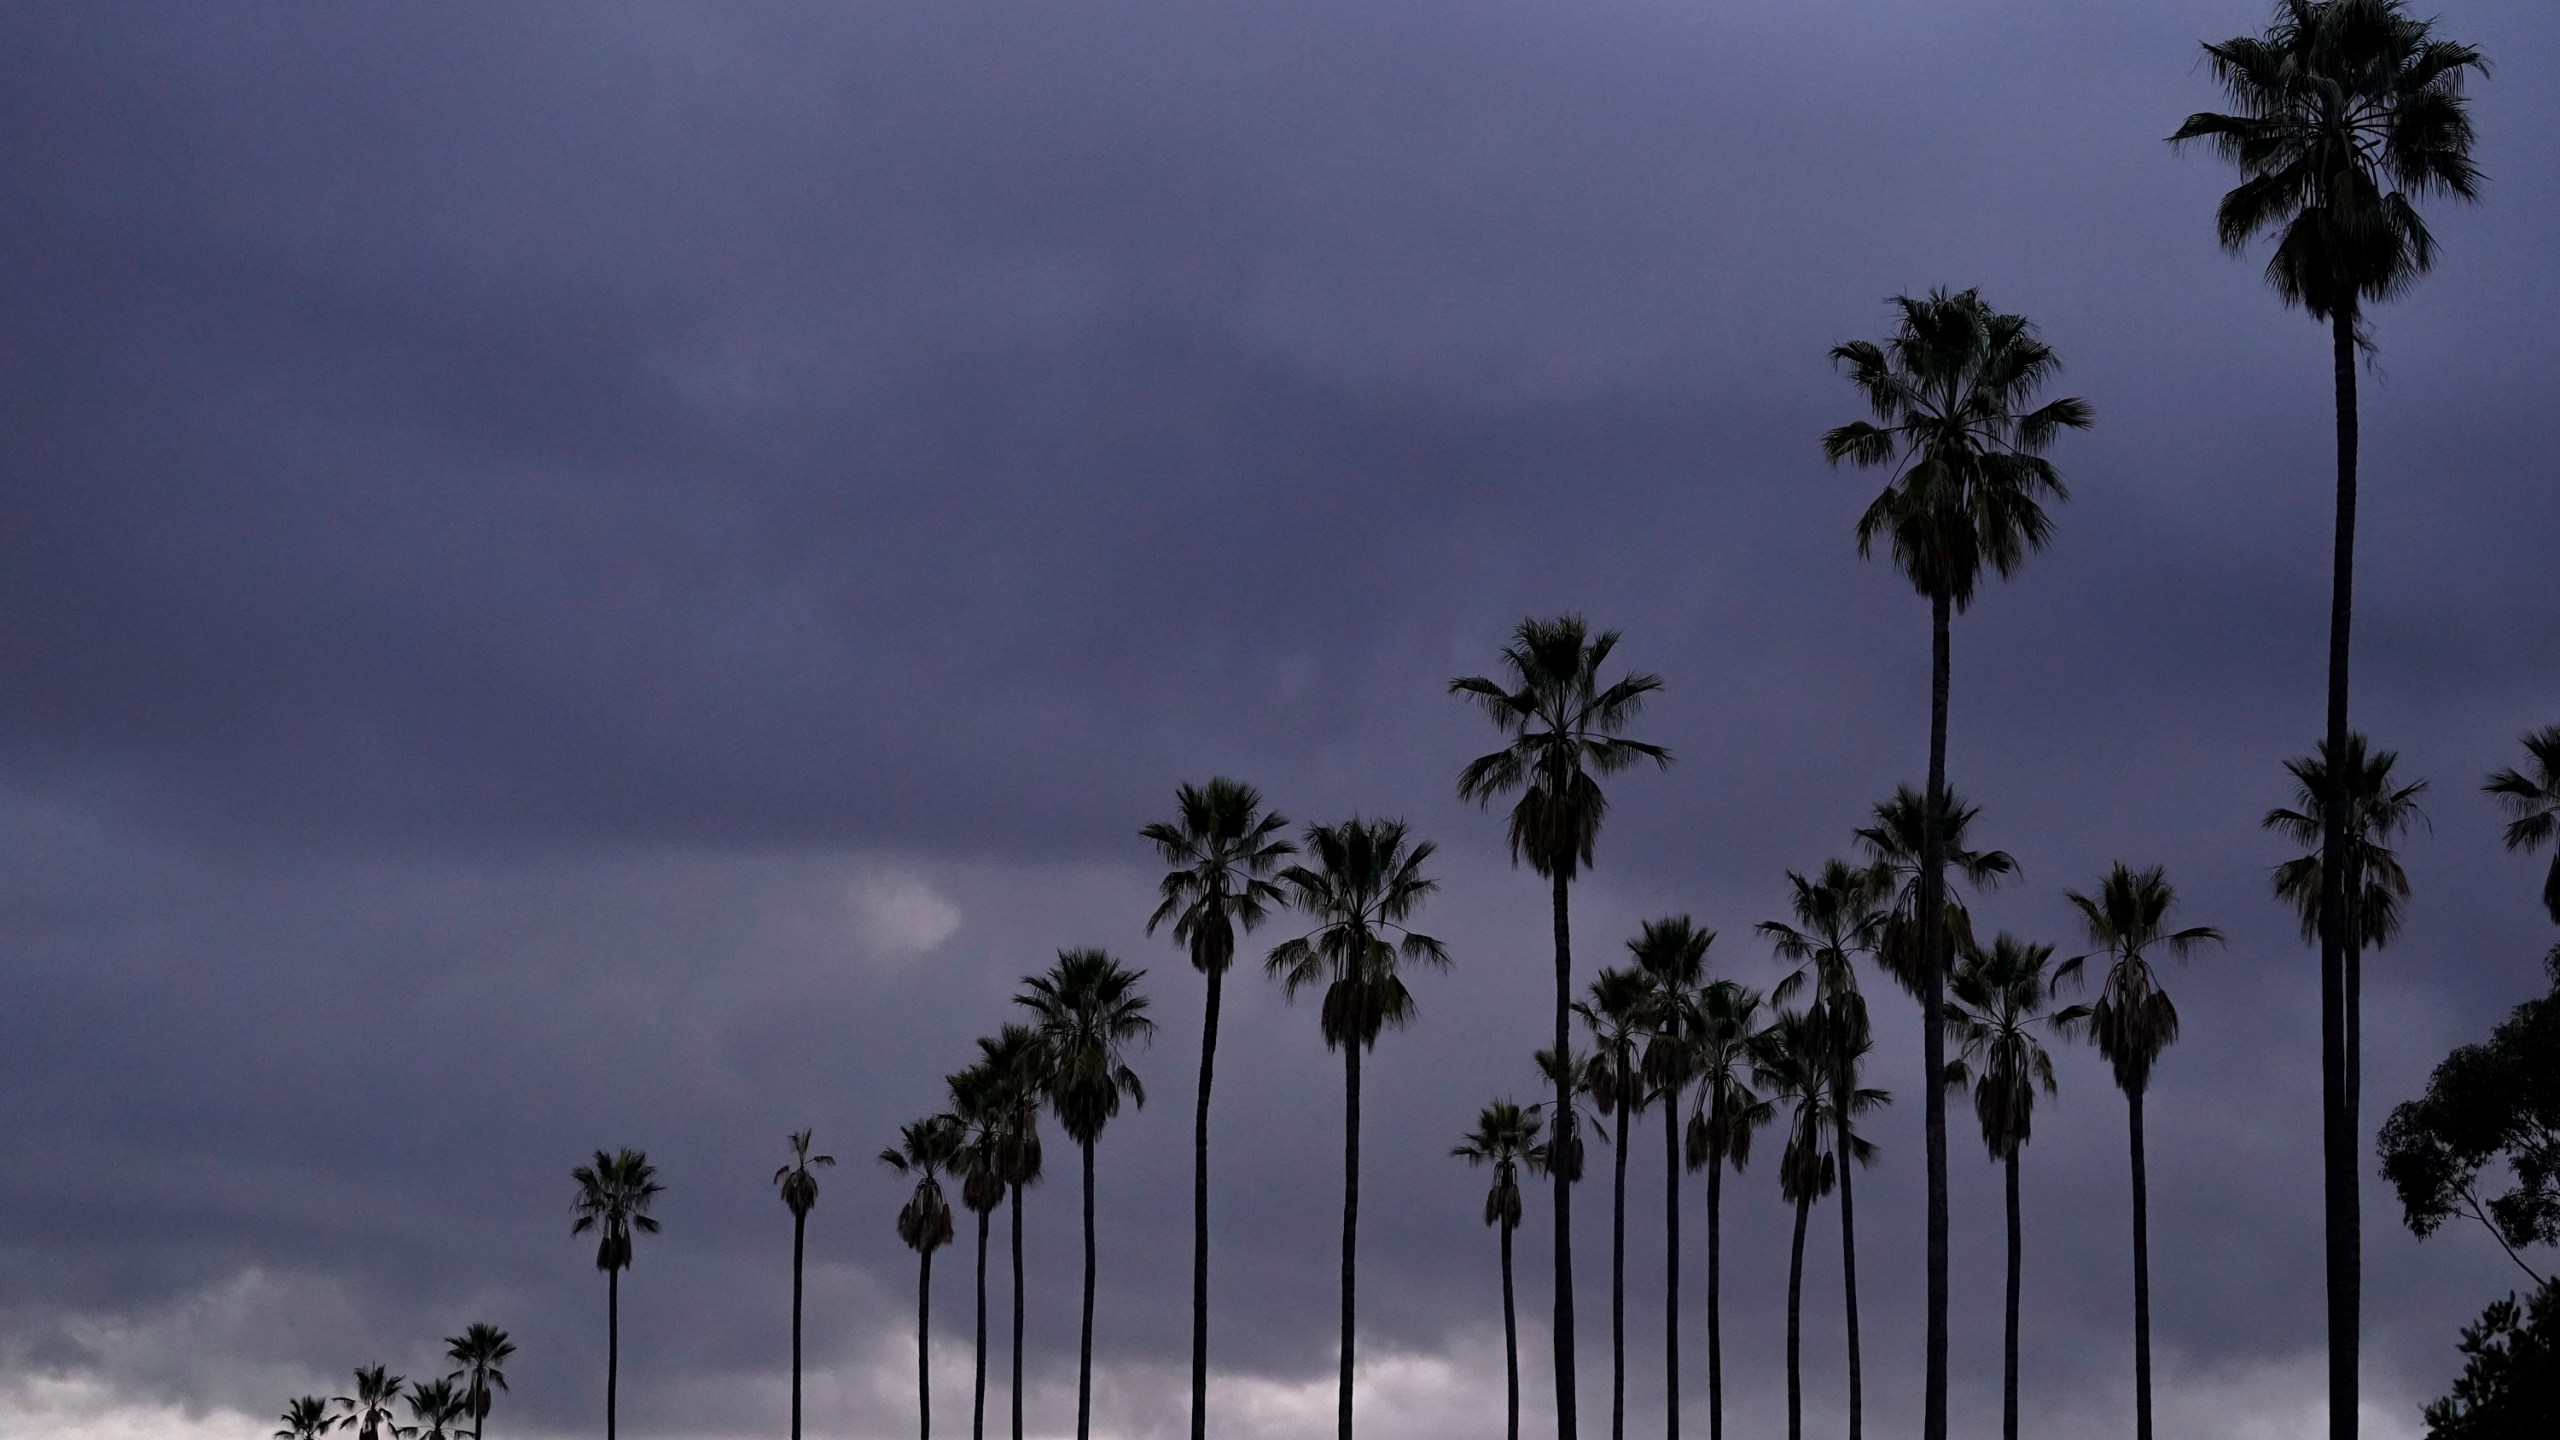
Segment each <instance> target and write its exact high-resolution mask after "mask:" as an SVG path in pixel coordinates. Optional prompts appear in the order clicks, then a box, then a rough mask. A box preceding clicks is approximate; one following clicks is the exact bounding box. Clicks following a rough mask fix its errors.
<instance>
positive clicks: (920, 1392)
mask: <svg viewBox="0 0 2560 1440" xmlns="http://www.w3.org/2000/svg"><path fill="white" fill-rule="evenodd" d="M797 1138H798V1139H799V1140H800V1142H801V1144H802V1145H803V1146H804V1147H805V1145H806V1144H807V1141H808V1137H807V1136H806V1135H805V1134H803V1135H801V1136H799V1137H797ZM959 1153H960V1121H959V1118H958V1117H957V1116H953V1115H928V1116H926V1117H925V1118H924V1119H922V1120H910V1121H908V1122H907V1123H906V1124H905V1125H902V1126H900V1127H899V1128H898V1143H897V1144H895V1145H892V1146H890V1147H889V1148H887V1149H885V1150H883V1151H881V1152H880V1163H881V1164H883V1165H886V1166H888V1167H889V1168H890V1169H892V1170H895V1171H897V1172H898V1173H899V1174H901V1175H913V1176H915V1177H916V1188H915V1189H914V1190H913V1191H912V1192H910V1193H909V1194H908V1196H907V1203H906V1204H904V1205H901V1206H899V1207H898V1238H899V1239H900V1240H901V1241H903V1242H905V1244H906V1247H907V1248H908V1249H910V1250H913V1251H914V1252H916V1256H917V1261H918V1263H917V1266H916V1424H917V1430H916V1433H917V1434H918V1435H919V1436H921V1437H922V1440H933V1252H934V1251H936V1250H939V1249H941V1248H942V1247H943V1246H945V1245H948V1244H950V1243H951V1238H952V1229H951V1202H950V1201H949V1200H947V1199H945V1198H943V1194H942V1172H943V1171H945V1170H947V1169H949V1168H951V1163H952V1161H953V1160H954V1159H955V1158H957V1157H958V1155H959Z"/></svg>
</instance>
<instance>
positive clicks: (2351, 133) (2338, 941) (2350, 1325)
mask: <svg viewBox="0 0 2560 1440" xmlns="http://www.w3.org/2000/svg"><path fill="white" fill-rule="evenodd" d="M2204 48H2205V55H2206V57H2207V59H2208V61H2209V63H2210V64H2211V66H2212V68H2213V73H2214V78H2216V79H2217V80H2219V81H2221V82H2222V86H2223V89H2224V91H2225V93H2227V94H2228V95H2229V97H2230V100H2231V104H2232V109H2231V110H2230V111H2229V112H2227V113H2216V112H2201V113H2198V114H2195V115H2190V116H2188V117H2187V121H2186V123H2185V124H2183V125H2180V126H2179V127H2178V130H2177V133H2176V134H2174V135H2172V136H2170V137H2169V138H2170V141H2171V143H2173V144H2186V143H2190V142H2200V143H2203V144H2205V145H2207V146H2209V147H2211V148H2212V150H2213V151H2214V152H2215V153H2216V154H2218V155H2220V156H2222V157H2223V158H2224V159H2226V160H2228V161H2230V162H2231V163H2232V164H2233V165H2234V166H2235V167H2237V168H2238V170H2239V171H2240V175H2241V180H2240V183H2239V184H2238V185H2236V186H2234V187H2233V188H2232V189H2231V190H2230V191H2228V192H2226V193H2225V194H2224V195H2223V197H2222V203H2221V205H2220V207H2219V208H2218V209H2217V210H2216V212H2215V215H2214V229H2215V231H2216V233H2217V234H2218V235H2219V237H2220V238H2221V241H2222V244H2223V246H2224V247H2225V248H2226V249H2229V250H2232V251H2234V252H2239V251H2244V250H2246V249H2247V248H2248V246H2249V244H2250V242H2251V241H2252V240H2254V239H2256V238H2258V237H2260V236H2263V235H2272V236H2274V237H2275V246H2274V249H2273V251H2272V252H2271V253H2270V255H2269V257H2268V260H2267V280H2268V282H2269V283H2270V284H2272V285H2273V286H2274V287H2275V291H2276V294H2277V295H2278V296H2279V297H2280V298H2282V299H2283V301H2284V302H2285V303H2286V304H2288V305H2297V306H2300V307H2301V308H2302V310H2303V311H2304V312H2305V313H2306V314H2308V315H2310V316H2311V318H2312V319H2314V320H2319V321H2325V322H2327V324H2328V326H2329V363H2330V376H2331V383H2332V385H2333V387H2334V388H2335V391H2336V418H2337V459H2338V478H2337V502H2336V522H2335V526H2334V529H2333V532H2332V537H2331V550H2330V556H2331V558H2330V571H2329V573H2330V600H2329V686H2328V729H2327V736H2326V738H2327V743H2328V749H2329V753H2331V754H2342V753H2344V752H2345V750H2346V748H2347V692H2348V673H2347V667H2348V654H2349V650H2350V632H2351V630H2352V628H2353V624H2354V617H2355V545H2356V484H2357V476H2356V465H2357V414H2356V363H2355V362H2356V351H2357V349H2358V347H2359V346H2369V344H2370V340H2369V337H2368V335H2367V333H2366V330H2365V325H2364V313H2365V306H2366V305H2367V304H2368V303H2370V302H2376V301H2381V300H2387V299H2390V298H2391V297H2393V296H2395V295H2398V294H2400V293H2401V292H2402V291H2404V290H2406V289H2408V288H2409V287H2410V286H2411V285H2413V284H2415V283H2416V281H2417V279H2418V277H2419V276H2421V275H2423V274H2425V273H2426V272H2427V271H2428V270H2429V269H2430V268H2432V267H2433V265H2434V263H2435V252H2436V247H2435V238H2434V236H2433V235H2432V234H2431V233H2430V232H2429V231H2428V229H2427V225H2426V222H2425V220H2423V219H2422V218H2421V217H2420V216H2419V213H2418V208H2417V204H2416V201H2417V200H2419V199H2421V198H2426V197H2430V196H2450V197H2453V198H2456V199H2461V200H2470V199H2473V198H2474V197H2475V196H2476V195H2477V193H2478V188H2479V180H2480V172H2479V170H2478V168H2477V167H2476V166H2474V165H2473V164H2472V162H2471V145H2472V126H2471V117H2470V114H2469V112H2468V108H2467V104H2466V101H2465V100H2464V98H2463V93H2462V86H2463V79H2464V77H2465V75H2466V73H2467V72H2470V71H2474V70H2480V71H2485V70H2486V68H2487V67H2486V66H2485V64H2484V63H2483V61H2482V60H2481V58H2480V52H2479V51H2477V50H2475V49H2473V48H2472V47H2470V46H2468V45H2461V44H2456V43H2454V42H2452V41H2449V40H2442V39H2438V38H2437V37H2436V35H2435V33H2434V26H2433V24H2432V22H2430V21H2426V20H2420V19H2416V18H2414V17H2412V16H2411V15H2410V14H2409V13H2408V12H2407V11H2406V10H2405V9H2403V8H2402V6H2401V5H2400V3H2399V0H2281V3H2280V4H2279V5H2278V6H2277V8H2276V15H2275V21H2274V23H2273V24H2272V25H2270V26H2269V27H2268V29H2267V30H2266V32H2265V33H2264V34H2261V35H2242V36H2238V37H2235V38H2233V39H2230V40H2226V41H2223V42H2222V43H2220V44H2218V45H2215V44H2208V45H2206V46H2205V47H2204ZM2345 778H2346V777H2345V775H2344V774H2343V773H2341V774H2338V775H2335V776H2332V777H2331V783H2332V785H2333V786H2339V787H2341V788H2339V789H2338V790H2337V791H2336V792H2335V793H2333V794H2332V795H2331V796H2330V804H2329V808H2328V813H2327V814H2326V816H2325V817H2324V823H2325V827H2326V828H2325V833H2324V834H2323V835H2322V836H2321V841H2320V850H2321V853H2323V854H2325V855H2337V854H2340V853H2341V852H2342V851H2343V850H2344V848H2345V845H2346V843H2347V831H2346V829H2345V820H2346V811H2347V803H2346V796H2345V792H2344V790H2343V783H2344V780H2345ZM2327 879H2328V881H2329V885H2328V888H2327V891H2326V893H2325V895H2324V897H2323V902H2322V911H2323V913H2324V914H2327V915H2329V916H2330V917H2332V921H2331V923H2330V924H2328V925H2326V926H2324V927H2322V933H2321V936H2320V1021H2321V1047H2320V1049H2321V1056H2320V1059H2321V1102H2322V1103H2321V1111H2322V1124H2321V1148H2322V1158H2323V1162H2324V1164H2323V1171H2324V1174H2323V1183H2324V1189H2325V1192H2326V1199H2327V1204H2326V1206H2325V1213H2324V1216H2323V1219H2324V1224H2325V1228H2326V1231H2327V1254H2326V1259H2327V1268H2328V1291H2329V1433H2330V1434H2331V1436H2333V1437H2335V1440H2352V1437H2353V1436H2354V1435H2355V1431H2356V1403H2357V1402H2356V1365H2357V1352H2358V1348H2359V1342H2358V1333H2357V1332H2358V1328H2359V1324H2360V1319H2359V1312H2360V1310H2361V1308H2362V1295H2361V1291H2362V1280H2361V1270H2362V1255H2361V1242H2360V1240H2359V1238H2358V1237H2359V1229H2358V1227H2359V1225H2360V1223H2361V1221H2360V1219H2359V1212H2360V1204H2359V1200H2358V1197H2357V1193H2356V1185H2357V1176H2356V1161H2355V1153H2356V1146H2357V1139H2356V1135H2357V1127H2356V1119H2355V1115H2354V1111H2353V1107H2352V1104H2351V1101H2350V1099H2349V1097H2350V1095H2351V1094H2352V1090H2351V1087H2350V1084H2349V1081H2350V1078H2351V1075H2352V1062H2351V1061H2350V1060H2349V1059H2348V1050H2347V1040H2348V1034H2349V1032H2348V1030H2347V1024H2346V1015H2347V1005H2348V999H2347V997H2348V995H2349V993H2350V991H2351V987H2350V985H2349V983H2348V976H2347V966H2348V964H2349V960H2348V955H2349V953H2350V951H2349V947H2348V946H2347V944H2346V911H2347V898H2346V897H2347V891H2346V888H2345V883H2344V882H2345V876H2344V873H2343V867H2337V868H2333V869H2332V871H2331V872H2330V873H2329V874H2328V876H2327ZM2139 1440H2150V1436H2149V1435H2148V1433H2145V1434H2144V1435H2142V1436H2141V1437H2139Z"/></svg>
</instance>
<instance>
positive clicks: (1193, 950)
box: [1138, 776, 1297, 1440]
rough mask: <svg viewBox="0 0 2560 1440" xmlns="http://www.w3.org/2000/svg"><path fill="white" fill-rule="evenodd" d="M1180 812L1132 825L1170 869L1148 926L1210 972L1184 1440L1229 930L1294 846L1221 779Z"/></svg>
mask: <svg viewBox="0 0 2560 1440" xmlns="http://www.w3.org/2000/svg"><path fill="white" fill-rule="evenodd" d="M1174 808H1175V809H1176V811H1177V812H1178V818H1177V819H1175V820H1173V821H1172V822H1170V823H1167V822H1163V821H1159V822H1157V823H1155V824H1153V825H1149V826H1147V827H1146V828H1145V829H1143V830H1141V831H1139V832H1138V833H1139V835H1140V836H1141V837H1142V838H1144V839H1146V840H1148V841H1150V842H1152V843H1153V844H1154V845H1155V847H1156V854H1157V855H1158V856H1159V857H1161V858H1162V859H1163V861H1164V863H1165V864H1166V865H1167V866H1168V867H1170V868H1168V869H1167V870H1166V872H1165V876H1164V880H1163V882H1162V884H1161V886H1160V887H1159V891H1158V893H1159V894H1160V896H1161V897H1162V898H1161V901H1160V903H1159V904H1158V905H1157V906H1156V911H1155V913H1154V914H1153V915H1150V916H1148V917H1147V933H1148V934H1150V935H1153V934H1154V933H1156V927H1157V926H1159V925H1162V924H1163V923H1164V922H1165V921H1167V920H1171V921H1172V922H1173V938H1174V940H1175V941H1176V942H1177V943H1179V944H1180V945H1182V946H1183V947H1184V948H1185V949H1186V950H1188V951H1189V952H1190V955H1191V968H1193V969H1194V970H1197V971H1199V972H1200V973H1201V974H1203V975H1205V976H1207V977H1209V999H1208V1004H1207V1007H1206V1009H1205V1010H1204V1011H1203V1012H1202V1015H1201V1019H1200V1094H1199V1099H1198V1101H1197V1105H1196V1110H1195V1113H1194V1115H1193V1117H1192V1123H1191V1440H1207V1436H1208V1426H1209V1084H1210V1082H1211V1080H1213V1079H1214V1078H1215V1077H1216V1074H1217V1058H1218V999H1219V994H1220V992H1221V991H1222V990H1223V989H1224V988H1225V982H1226V978H1227V966H1228V965H1230V964H1232V963H1233V962H1234V960H1235V957H1236V927H1238V926H1239V925H1241V926H1242V927H1244V929H1245V930H1246V931H1248V932H1250V931H1251V930H1252V929H1253V928H1254V927H1255V926H1257V925H1260V924H1261V923H1262V920H1263V917H1264V916H1265V915H1267V914H1269V913H1270V908H1271V906H1273V905H1275V904H1278V903H1280V902H1281V898H1282V897H1281V894H1280V888H1279V887H1278V886H1277V885H1275V884H1273V883H1272V881H1271V878H1270V877H1271V873H1272V871H1274V870H1275V869H1277V868H1278V867H1279V864H1280V862H1281V860H1282V859H1283V858H1285V857H1287V856H1288V855H1290V854H1292V853H1293V852H1294V851H1295V850H1296V848H1297V847H1296V846H1293V845H1291V844H1290V843H1289V842H1288V841H1287V840H1285V839H1282V838H1280V836H1279V832H1280V831H1281V830H1283V829H1285V828H1286V827H1287V826H1288V823H1289V822H1288V820H1287V819H1286V818H1285V817H1283V816H1281V815H1280V814H1278V813H1277V812H1274V811H1267V810H1264V809H1263V808H1262V792H1260V791H1258V790H1256V789H1254V788H1253V787H1252V786H1250V785H1246V784H1243V783H1241V782H1239V781H1235V780H1229V779H1226V778H1224V777H1223V776H1221V777H1219V778H1216V779H1212V780H1211V781H1210V782H1209V783H1208V784H1207V785H1205V786H1198V785H1185V786H1183V787H1181V789H1179V790H1177V791H1175V792H1174Z"/></svg>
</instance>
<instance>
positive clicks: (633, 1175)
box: [569, 1149, 667, 1440]
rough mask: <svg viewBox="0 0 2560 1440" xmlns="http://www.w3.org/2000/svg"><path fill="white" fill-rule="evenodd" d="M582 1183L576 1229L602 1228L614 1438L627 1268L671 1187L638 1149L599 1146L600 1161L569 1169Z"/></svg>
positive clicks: (608, 1401) (607, 1401)
mask: <svg viewBox="0 0 2560 1440" xmlns="http://www.w3.org/2000/svg"><path fill="white" fill-rule="evenodd" d="M569 1178H570V1179H572V1180H575V1181H576V1182H577V1183H578V1196H577V1199H576V1201H575V1202H574V1203H573V1205H572V1207H571V1209H572V1213H574V1214H575V1215H576V1216H577V1217H578V1218H577V1220H576V1221H575V1222H574V1223H573V1224H571V1225H570V1226H569V1233H570V1234H572V1235H584V1234H586V1233H587V1232H589V1231H594V1232H595V1234H596V1268H597V1269H599V1270H601V1271H603V1272H604V1286H605V1289H604V1296H605V1299H604V1306H605V1310H604V1313H605V1329H604V1336H605V1339H604V1440H613V1412H614V1399H615V1397H616V1394H617V1393H618V1392H619V1390H620V1389H621V1380H622V1272H623V1271H625V1270H628V1269H630V1268H631V1239H632V1236H633V1235H634V1234H635V1233H639V1234H649V1235H654V1234H656V1233H658V1222H657V1221H656V1220H655V1219H653V1218H651V1216H650V1214H649V1206H650V1205H651V1204H652V1203H653V1202H655V1201H656V1200H657V1198H658V1196H659V1195H660V1194H661V1193H663V1192H664V1191H665V1189H666V1188H667V1187H665V1186H663V1185H661V1184H659V1183H658V1168H657V1167H656V1166H654V1165H652V1164H650V1163H649V1157H648V1156H647V1155H645V1154H643V1153H642V1152H640V1151H638V1150H630V1149H623V1150H616V1151H613V1152H611V1153H607V1152H605V1151H602V1150H599V1151H597V1152H596V1158H595V1163H594V1164H592V1165H581V1166H579V1167H578V1168H576V1169H575V1170H572V1171H570V1172H569Z"/></svg>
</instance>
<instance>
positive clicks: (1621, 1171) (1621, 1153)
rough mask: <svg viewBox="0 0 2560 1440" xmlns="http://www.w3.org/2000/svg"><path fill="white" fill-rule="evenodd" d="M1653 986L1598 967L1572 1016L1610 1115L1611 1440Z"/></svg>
mask: <svg viewBox="0 0 2560 1440" xmlns="http://www.w3.org/2000/svg"><path fill="white" fill-rule="evenodd" d="M1652 1003H1653V985H1652V982H1651V981H1650V980H1649V979H1648V978H1647V977H1646V975H1645V973H1644V971H1642V970H1641V969H1626V970H1616V969H1610V970H1603V971H1601V972H1600V975H1599V978H1598V979H1596V980H1593V981H1592V982H1591V991H1590V994H1589V995H1588V996H1587V997H1586V998H1584V999H1581V1000H1576V1001H1574V1002H1573V1013H1575V1014H1576V1015H1579V1016H1581V1017H1582V1023H1583V1024H1584V1025H1585V1026H1587V1027H1588V1028H1589V1029H1590V1031H1591V1041H1592V1055H1591V1059H1592V1066H1591V1093H1592V1098H1593V1099H1594V1100H1596V1101H1597V1102H1599V1106H1600V1109H1601V1112H1602V1113H1603V1114H1605V1115H1607V1116H1609V1118H1610V1123H1609V1126H1608V1127H1607V1128H1606V1129H1605V1130H1603V1131H1602V1132H1601V1134H1602V1138H1604V1139H1606V1140H1607V1141H1608V1142H1609V1148H1610V1149H1611V1150H1612V1151H1613V1152H1615V1153H1614V1154H1613V1156H1612V1157H1611V1160H1610V1166H1611V1171H1612V1177H1611V1179H1612V1183H1611V1185H1610V1190H1609V1440H1624V1437H1625V1435H1626V1432H1627V1147H1628V1145H1629V1143H1630V1137H1629V1136H1628V1134H1627V1127H1628V1125H1629V1123H1630V1122H1631V1121H1632V1119H1633V1117H1634V1114H1635V1112H1636V1110H1637V1109H1639V1108H1641V1107H1642V1105H1643V1104H1644V1101H1645V1099H1646V1095H1645V1082H1644V1075H1643V1073H1642V1070H1641V1067H1640V1065H1639V1063H1638V1056H1639V1055H1640V1053H1641V1051H1640V1050H1639V1048H1638V1047H1639V1046H1640V1045H1642V1043H1643V1041H1644V1038H1645V1033H1646V1031H1647V1030H1648V1029H1650V1028H1651V1015H1650V1013H1649V1012H1650V1010H1651V1007H1652Z"/></svg>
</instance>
